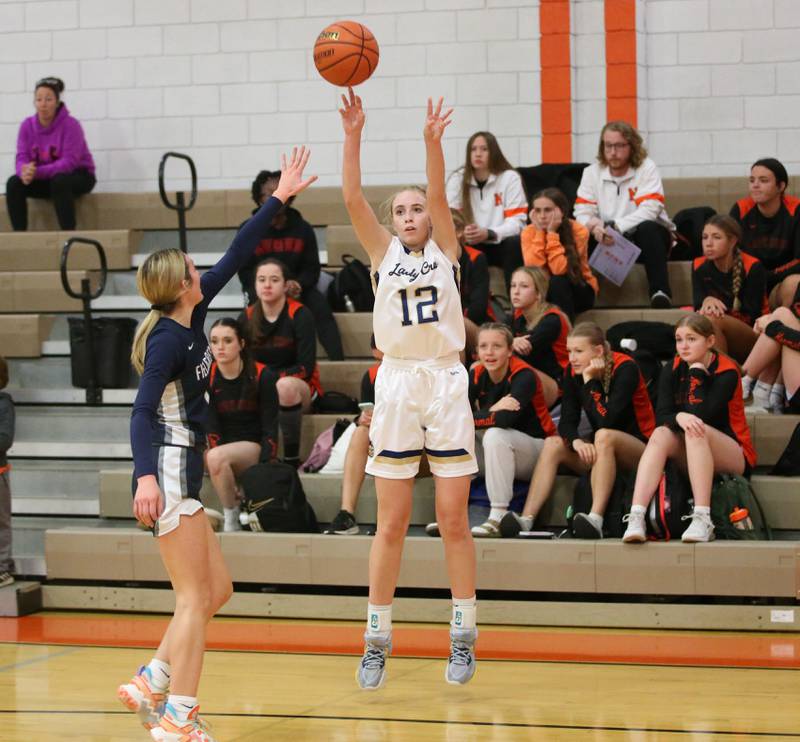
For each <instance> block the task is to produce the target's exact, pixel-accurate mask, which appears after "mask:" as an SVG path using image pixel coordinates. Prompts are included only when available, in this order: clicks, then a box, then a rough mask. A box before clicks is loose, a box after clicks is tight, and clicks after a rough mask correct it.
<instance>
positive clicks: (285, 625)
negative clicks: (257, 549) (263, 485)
mask: <svg viewBox="0 0 800 742" xmlns="http://www.w3.org/2000/svg"><path fill="white" fill-rule="evenodd" d="M167 623H168V619H167V618H165V617H163V616H130V615H115V614H108V615H106V614H100V615H97V614H92V615H89V616H87V615H85V614H66V615H64V614H54V615H53V614H47V613H42V614H36V615H33V616H26V617H24V618H0V642H16V643H26V644H69V645H80V646H93V647H155V646H157V645H158V643H159V640H160V639H161V636H162V634H163V632H164V630H165V629H166V627H167ZM362 635H363V626H362V625H361V624H355V623H345V622H324V621H275V620H269V619H264V620H253V619H235V618H231V619H226V618H223V619H215V620H214V621H212V622H211V624H210V625H209V627H208V634H207V637H208V638H207V646H208V648H209V649H216V650H230V651H256V652H281V653H303V654H342V655H359V654H361V652H362V649H363V638H362ZM393 646H394V650H393V652H394V654H395V656H401V657H444V656H446V653H447V650H448V647H449V642H448V635H447V626H446V625H444V626H435V627H433V626H431V627H429V626H417V625H413V626H406V625H402V624H399V625H396V626H395V627H394V641H393ZM478 657H479V658H481V659H487V660H519V661H539V662H585V663H612V664H637V665H679V666H680V665H683V666H685V665H694V666H703V667H762V668H783V669H796V668H800V636H798V635H795V634H754V633H747V634H740V633H733V632H713V633H712V632H707V633H696V632H677V631H674V632H653V631H647V632H643V631H632V632H630V633H625V632H622V631H618V630H616V631H611V630H600V629H598V630H585V629H584V630H570V629H560V630H553V629H535V628H519V627H508V628H501V627H492V628H481V629H480V638H479V640H478Z"/></svg>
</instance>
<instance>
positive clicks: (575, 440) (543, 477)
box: [502, 322, 655, 538]
mask: <svg viewBox="0 0 800 742" xmlns="http://www.w3.org/2000/svg"><path fill="white" fill-rule="evenodd" d="M567 348H568V352H569V361H570V362H569V365H568V366H567V370H566V372H565V374H564V382H563V392H564V394H563V397H562V400H561V419H560V420H559V423H558V432H559V436H558V437H553V438H548V439H547V440H545V444H544V450H543V451H542V455H541V456H540V457H539V461H538V462H537V464H536V470H535V471H534V473H533V481H532V482H531V487H530V490H529V492H528V499H527V501H526V502H525V507H524V508H523V510H522V516H521V517H520V518H515V520H516V521H517V525H516V526H515V524H514V522H513V521H512V517H513V515H512V517H509V516H506V518H505V520H504V522H503V529H502V530H503V532H504V533H513V532H514V531H519V530H520V528H522V529H523V530H530V528H531V526H532V525H533V521H534V519H535V518H536V516H537V515H538V513H539V511H540V510H541V508H542V506H543V505H544V503H545V502H546V501H547V498H548V497H550V493H551V491H552V489H553V484H554V483H555V480H556V474H557V472H558V468H559V466H561V465H562V464H563V465H565V466H566V467H568V468H569V469H571V470H572V471H574V472H575V473H576V474H585V473H586V472H591V483H592V510H591V512H590V513H589V514H583V513H581V514H578V515H576V516H575V519H574V520H573V524H572V527H573V529H574V531H575V535H576V536H578V537H579V538H602V537H603V514H604V513H605V509H606V505H607V504H608V500H609V498H610V497H611V492H612V490H613V489H614V480H615V479H616V474H617V467H619V468H621V469H624V470H627V471H630V470H632V469H635V468H636V466H637V464H638V463H639V458H640V457H641V455H642V453H643V452H644V450H645V444H646V443H647V440H648V438H649V437H650V435H651V433H652V432H653V428H654V427H655V416H654V414H653V406H652V405H651V403H650V397H649V396H648V394H647V387H646V386H645V383H644V379H643V378H642V374H641V372H640V371H639V367H638V365H637V364H636V361H634V360H633V358H631V357H630V356H627V355H625V354H623V353H615V352H612V350H611V349H610V348H609V346H608V343H607V342H606V339H605V335H604V334H603V330H602V329H601V328H600V327H598V326H597V325H596V324H594V323H593V322H581V323H580V324H579V325H577V326H576V327H575V328H574V329H573V330H572V331H571V332H570V334H569V337H568V338H567ZM582 411H583V412H584V413H585V414H586V417H587V418H588V420H589V424H590V425H591V428H592V434H591V436H589V438H588V440H584V439H583V438H581V437H580V436H579V435H578V424H579V422H580V418H581V412H582Z"/></svg>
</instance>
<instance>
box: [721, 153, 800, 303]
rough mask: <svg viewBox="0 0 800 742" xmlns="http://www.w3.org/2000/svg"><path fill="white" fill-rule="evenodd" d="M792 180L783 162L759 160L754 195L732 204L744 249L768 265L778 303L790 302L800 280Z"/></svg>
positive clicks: (798, 220) (798, 211)
mask: <svg viewBox="0 0 800 742" xmlns="http://www.w3.org/2000/svg"><path fill="white" fill-rule="evenodd" d="M788 183H789V174H788V173H787V172H786V168H785V167H784V166H783V164H782V163H781V162H779V161H778V160H776V159H774V158H772V157H767V158H764V159H762V160H757V161H756V162H755V163H754V164H753V166H752V167H751V168H750V195H749V196H747V197H746V198H742V199H739V200H738V201H737V202H736V203H735V204H734V205H733V206H732V207H731V216H732V217H733V218H734V219H736V221H738V222H739V224H741V225H742V250H744V251H745V252H746V253H749V254H750V255H752V256H753V257H756V258H758V259H759V260H760V261H761V262H762V263H763V265H764V267H765V268H766V269H767V290H768V291H770V292H773V290H774V293H771V294H770V300H771V304H772V306H774V307H780V306H788V304H789V303H790V302H791V300H792V297H793V296H794V291H795V288H796V287H797V285H798V282H800V199H798V198H796V197H794V196H787V195H786V186H787V185H788ZM775 287H777V289H776V288H775Z"/></svg>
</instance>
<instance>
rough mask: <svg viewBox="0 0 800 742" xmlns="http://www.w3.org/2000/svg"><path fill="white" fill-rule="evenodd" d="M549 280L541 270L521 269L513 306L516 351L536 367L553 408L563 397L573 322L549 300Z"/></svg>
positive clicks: (513, 285)
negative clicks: (569, 335) (569, 337)
mask: <svg viewBox="0 0 800 742" xmlns="http://www.w3.org/2000/svg"><path fill="white" fill-rule="evenodd" d="M548 284H549V280H548V278H547V274H546V273H545V272H544V271H543V270H541V269H540V268H533V267H531V266H525V267H523V268H517V270H515V271H514V273H513V275H512V276H511V305H512V306H513V307H514V317H513V320H512V323H511V330H512V332H513V333H514V352H515V353H516V354H517V355H518V356H519V357H520V358H521V359H522V360H523V361H525V363H527V364H528V365H529V366H533V368H534V369H535V370H536V374H537V375H538V377H539V381H540V382H541V384H542V391H543V393H544V398H545V401H546V403H547V407H548V408H551V407H552V406H553V405H554V404H555V402H556V400H557V399H558V398H559V396H560V394H561V390H560V386H561V380H562V378H563V376H564V368H565V367H566V365H567V363H568V362H569V359H568V357H567V334H568V333H569V328H570V323H569V320H568V319H567V316H566V315H565V314H564V313H563V312H562V311H561V310H560V309H559V308H558V307H556V306H553V305H552V304H548V303H547V302H546V301H545V298H544V297H546V296H547V289H548Z"/></svg>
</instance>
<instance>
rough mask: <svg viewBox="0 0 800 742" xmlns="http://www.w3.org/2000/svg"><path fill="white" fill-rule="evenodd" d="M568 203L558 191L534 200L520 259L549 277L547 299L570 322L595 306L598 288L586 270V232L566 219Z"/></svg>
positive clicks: (573, 221)
mask: <svg viewBox="0 0 800 742" xmlns="http://www.w3.org/2000/svg"><path fill="white" fill-rule="evenodd" d="M569 212H570V208H569V202H568V201H567V197H566V196H565V195H564V194H563V193H562V192H561V191H560V190H558V188H545V189H544V190H543V191H539V193H537V194H536V195H535V196H534V197H533V207H532V208H531V211H530V214H529V217H530V220H531V223H530V224H529V225H528V226H527V227H525V229H523V230H522V260H523V262H524V264H525V265H533V266H536V267H537V268H541V269H542V270H543V271H546V272H547V273H548V274H549V275H550V289H549V291H548V293H547V300H548V301H550V302H552V303H553V304H556V305H557V306H558V307H560V308H561V309H562V310H563V311H564V312H565V313H566V315H567V316H568V317H569V318H570V320H571V321H572V320H574V319H575V315H576V314H578V313H580V312H585V311H587V310H589V309H591V308H592V307H593V306H594V300H595V297H596V296H597V291H598V289H599V286H598V283H597V278H595V276H594V274H593V273H592V269H591V268H590V267H589V231H588V230H587V229H586V227H584V226H583V225H582V224H580V223H578V222H576V221H575V220H574V219H570V218H569Z"/></svg>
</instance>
